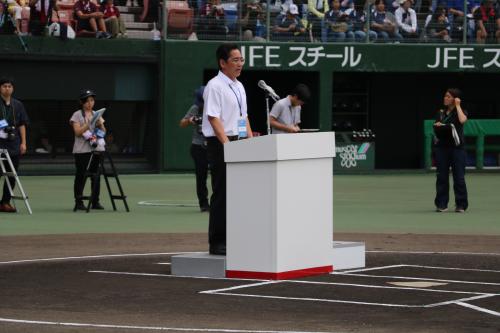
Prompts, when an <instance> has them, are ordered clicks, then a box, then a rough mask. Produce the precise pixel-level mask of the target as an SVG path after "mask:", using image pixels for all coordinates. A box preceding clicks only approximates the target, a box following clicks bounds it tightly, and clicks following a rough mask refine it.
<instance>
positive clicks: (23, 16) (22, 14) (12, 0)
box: [5, 0, 30, 35]
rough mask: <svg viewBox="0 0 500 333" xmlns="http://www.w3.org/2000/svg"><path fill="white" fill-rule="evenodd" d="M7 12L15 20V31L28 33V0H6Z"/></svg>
mask: <svg viewBox="0 0 500 333" xmlns="http://www.w3.org/2000/svg"><path fill="white" fill-rule="evenodd" d="M5 2H6V3H7V12H8V13H9V14H10V16H11V17H13V18H14V20H15V26H16V30H15V33H18V34H20V35H27V34H28V25H29V20H30V7H29V6H28V3H27V1H26V0H17V1H16V0H6V1H5Z"/></svg>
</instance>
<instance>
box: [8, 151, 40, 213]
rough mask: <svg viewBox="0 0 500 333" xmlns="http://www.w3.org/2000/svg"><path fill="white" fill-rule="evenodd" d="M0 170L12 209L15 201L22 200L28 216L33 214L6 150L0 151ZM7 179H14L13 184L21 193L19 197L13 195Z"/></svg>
mask: <svg viewBox="0 0 500 333" xmlns="http://www.w3.org/2000/svg"><path fill="white" fill-rule="evenodd" d="M5 163H7V165H8V166H9V170H10V171H7V168H6V165H5ZM0 170H1V171H2V173H1V174H0V177H1V176H4V177H5V183H6V184H7V187H8V189H9V193H10V195H11V198H12V199H13V200H12V202H13V204H14V207H16V204H15V199H23V200H24V204H25V205H26V209H28V212H29V214H30V215H31V214H33V212H32V211H31V207H30V204H29V202H28V196H27V195H26V193H24V189H23V185H21V181H20V180H19V177H18V176H17V172H16V169H15V168H14V165H13V164H12V160H11V158H10V155H9V151H8V150H7V149H0ZM9 177H14V179H15V182H16V184H17V187H18V188H19V192H21V195H20V196H16V195H14V189H13V188H12V186H11V185H10V181H9Z"/></svg>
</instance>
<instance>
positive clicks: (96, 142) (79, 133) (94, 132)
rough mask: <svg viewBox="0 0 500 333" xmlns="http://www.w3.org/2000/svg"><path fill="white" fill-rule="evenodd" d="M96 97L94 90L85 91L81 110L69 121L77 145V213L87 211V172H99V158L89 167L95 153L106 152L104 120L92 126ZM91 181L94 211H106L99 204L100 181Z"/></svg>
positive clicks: (81, 94)
mask: <svg viewBox="0 0 500 333" xmlns="http://www.w3.org/2000/svg"><path fill="white" fill-rule="evenodd" d="M95 96H96V95H95V93H94V92H93V91H92V90H83V91H82V92H81V93H80V97H79V100H80V105H81V109H80V110H78V111H75V113H73V115H72V116H71V119H70V120H69V122H70V124H71V127H72V128H73V132H74V134H75V143H74V145H73V156H74V157H75V166H76V174H75V183H74V195H75V208H74V210H75V211H76V210H87V208H86V207H85V205H84V204H83V200H82V196H83V188H84V187H85V171H86V170H87V167H88V169H89V171H90V172H92V173H94V172H97V168H98V167H99V158H92V163H91V165H89V161H90V158H91V156H92V154H93V152H94V151H97V152H99V151H104V139H103V136H104V135H103V134H104V132H106V128H105V127H104V119H103V118H101V117H100V118H99V119H98V120H97V122H96V123H95V128H93V127H92V124H91V121H92V118H93V117H94V113H95V111H94V104H95ZM91 180H92V182H91V184H92V185H91V186H92V189H93V190H94V191H95V193H93V194H94V199H93V201H92V203H91V204H92V206H91V207H92V209H104V207H103V206H101V204H100V203H99V193H100V179H99V178H94V177H92V178H91Z"/></svg>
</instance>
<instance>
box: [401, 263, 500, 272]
mask: <svg viewBox="0 0 500 333" xmlns="http://www.w3.org/2000/svg"><path fill="white" fill-rule="evenodd" d="M402 266H403V265H402ZM405 266H408V267H417V268H431V269H448V270H453V271H471V272H487V273H500V271H498V270H493V269H477V268H458V267H438V266H422V265H405Z"/></svg>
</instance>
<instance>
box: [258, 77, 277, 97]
mask: <svg viewBox="0 0 500 333" xmlns="http://www.w3.org/2000/svg"><path fill="white" fill-rule="evenodd" d="M257 85H258V86H259V88H261V89H263V90H265V91H266V92H267V93H268V94H269V96H271V97H272V99H274V100H275V101H277V100H279V99H280V97H279V96H278V94H276V93H275V92H274V89H273V88H271V87H269V86H268V85H267V84H266V83H265V82H264V80H260V81H259V82H258V83H257Z"/></svg>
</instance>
